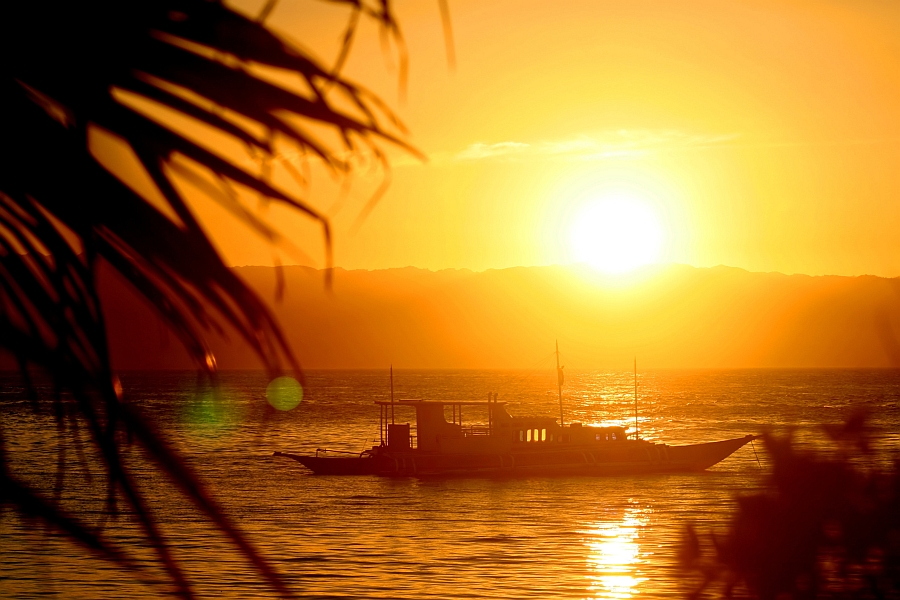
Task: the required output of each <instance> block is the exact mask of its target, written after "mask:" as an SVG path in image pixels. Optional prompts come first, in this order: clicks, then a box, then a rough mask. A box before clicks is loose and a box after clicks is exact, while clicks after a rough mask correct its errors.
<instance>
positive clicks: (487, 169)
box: [193, 0, 900, 276]
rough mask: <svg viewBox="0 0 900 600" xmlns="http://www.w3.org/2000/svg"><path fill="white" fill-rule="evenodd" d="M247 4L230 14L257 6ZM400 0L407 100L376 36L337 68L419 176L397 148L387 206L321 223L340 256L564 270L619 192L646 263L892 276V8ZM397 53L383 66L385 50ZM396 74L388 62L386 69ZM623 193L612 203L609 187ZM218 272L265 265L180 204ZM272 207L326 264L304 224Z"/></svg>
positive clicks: (896, 39)
mask: <svg viewBox="0 0 900 600" xmlns="http://www.w3.org/2000/svg"><path fill="white" fill-rule="evenodd" d="M258 4H261V3H256V2H241V3H240V5H239V8H241V9H244V10H253V9H254V7H256V6H257V5H258ZM450 9H451V14H452V19H453V28H454V34H455V49H456V56H457V68H456V71H455V73H452V72H450V70H449V69H448V68H447V62H446V58H445V54H444V42H443V37H442V32H441V21H440V14H439V10H438V5H437V2H436V1H435V2H422V1H420V0H419V1H415V2H413V1H404V2H400V3H398V5H397V13H398V15H399V17H400V21H401V25H402V26H403V29H404V34H405V37H406V40H407V43H408V47H409V56H410V73H409V85H408V88H407V94H406V96H407V98H406V101H405V102H399V101H398V93H397V80H396V69H393V70H392V69H391V68H390V65H388V66H386V63H387V62H391V61H392V59H391V57H390V56H386V55H385V53H384V52H383V51H382V49H381V47H380V45H379V42H378V36H377V32H376V30H375V28H374V26H372V25H368V26H367V27H366V28H364V30H363V31H362V34H361V35H360V37H359V39H358V41H357V44H356V46H355V47H354V51H353V54H352V56H351V58H350V61H349V63H348V65H347V69H346V73H348V74H349V75H350V76H351V77H352V78H353V79H355V80H357V81H360V82H361V83H363V84H365V85H366V86H367V87H369V88H371V89H373V90H374V91H376V92H378V93H379V94H381V96H382V97H383V98H385V99H386V100H387V101H388V102H389V104H391V105H392V106H394V107H396V109H397V111H398V113H399V114H400V116H401V117H402V118H403V119H404V121H405V122H406V124H407V125H408V126H409V127H410V129H411V131H412V141H413V143H414V144H415V145H416V146H417V147H418V148H420V149H421V150H423V151H424V152H425V153H426V154H428V156H429V157H430V161H429V163H428V164H424V165H423V164H420V163H418V162H416V161H415V160H414V159H412V158H411V157H407V156H403V155H402V154H396V155H395V160H394V168H393V173H392V175H393V178H392V185H391V188H390V190H389V192H388V193H387V195H386V196H385V197H384V198H383V199H382V200H381V202H380V203H379V205H378V206H377V207H376V209H375V210H374V211H373V212H372V213H371V214H370V216H369V217H368V218H367V219H366V220H365V221H364V223H363V224H362V226H361V227H360V228H359V230H358V231H356V232H355V233H354V232H353V231H352V225H353V223H354V220H355V219H356V217H357V215H358V214H359V212H360V210H361V208H362V206H363V205H364V203H365V201H366V198H367V197H368V194H370V193H371V192H372V191H373V190H374V188H375V186H376V185H377V183H378V177H377V176H368V175H366V174H360V175H358V176H357V177H356V179H355V180H354V184H353V191H352V192H351V194H350V196H349V197H348V198H347V199H346V200H345V201H343V202H341V201H340V200H339V194H338V191H337V187H336V185H335V184H334V183H333V182H331V181H330V180H329V179H328V178H327V177H325V176H317V177H316V179H315V180H314V181H313V185H312V188H311V192H310V193H311V197H312V199H313V201H314V203H315V204H316V205H317V206H319V207H320V208H321V209H322V210H323V211H326V212H329V214H332V215H333V224H334V226H335V232H336V241H335V262H336V264H337V265H339V266H342V267H345V268H350V269H353V268H367V269H374V268H385V267H397V266H406V265H413V266H417V267H424V268H429V269H442V268H448V267H457V268H470V269H475V270H483V269H488V268H502V267H510V266H518V265H525V266H528V265H547V264H565V263H570V262H573V261H575V260H578V259H579V257H578V256H576V255H575V254H574V253H573V249H572V228H573V226H574V224H575V223H576V222H577V220H578V219H579V218H580V217H579V215H580V214H582V213H581V212H580V210H581V209H582V208H583V206H584V205H585V204H586V203H588V204H589V203H591V202H593V201H595V200H597V199H598V198H602V197H604V194H608V193H612V192H610V190H612V191H613V192H616V190H618V191H622V190H625V191H626V192H627V194H629V195H630V196H631V197H634V198H636V199H638V200H639V201H640V202H641V203H642V204H643V205H645V206H646V207H649V208H650V209H651V210H652V212H653V213H654V214H655V215H656V218H657V220H658V222H659V224H660V226H661V230H662V239H661V250H660V252H659V256H658V257H657V258H656V260H658V261H660V262H679V263H686V264H690V265H695V266H712V265H717V264H725V265H730V266H737V267H742V268H745V269H749V270H753V271H780V272H784V273H808V274H844V275H859V274H865V273H868V274H876V275H883V276H900V236H898V235H897V233H896V231H897V226H898V224H900V202H898V201H897V200H898V197H900V4H898V3H896V2H891V1H881V2H875V1H871V2H870V1H862V0H860V1H855V2H853V3H847V2H827V1H817V2H790V1H784V0H779V1H777V2H775V1H756V2H727V3H724V2H718V1H692V0H682V1H679V2H677V3H673V2H649V1H642V0H621V1H620V0H611V1H597V0H589V1H588V0H586V1H579V0H573V1H570V2H565V3H557V2H547V1H546V0H542V1H533V0H515V1H512V0H498V1H490V2H489V1H485V0H450ZM344 15H346V11H345V10H344V9H342V8H340V7H338V8H335V7H332V6H330V5H328V4H327V3H320V2H314V1H313V2H288V1H285V0H282V2H280V3H279V4H278V5H277V7H276V9H275V11H274V12H273V14H272V17H271V23H272V24H273V25H274V26H275V27H277V28H279V29H280V30H283V31H288V32H290V33H291V35H292V36H293V37H295V38H296V39H298V40H301V41H302V42H303V44H304V46H306V47H308V48H310V49H312V50H313V51H314V52H315V53H316V54H317V55H318V56H320V57H322V58H325V59H326V60H328V61H330V60H331V59H332V58H333V57H334V56H336V53H337V48H338V40H339V36H340V34H341V33H342V26H343V19H344V18H345V17H344ZM391 56H393V55H391ZM393 62H394V63H396V60H393ZM616 193H618V192H616ZM193 197H194V198H195V206H196V207H197V210H198V211H199V212H201V214H202V215H203V216H204V218H205V220H206V222H207V223H208V224H209V228H210V231H211V232H212V234H213V237H214V238H215V239H216V240H217V242H218V243H219V246H220V248H222V251H223V253H224V254H225V256H226V259H227V261H228V262H229V263H231V264H235V265H243V264H271V263H272V260H273V251H272V250H271V249H270V248H268V247H267V246H266V245H265V244H264V243H262V242H255V241H252V240H250V239H249V237H248V234H247V233H246V231H245V230H242V229H240V228H238V227H236V226H235V225H234V223H233V222H230V220H229V218H228V217H226V216H224V215H223V214H222V212H221V210H219V209H216V208H215V207H214V206H213V204H212V203H211V202H210V201H208V200H205V199H203V198H202V196H201V195H199V194H194V195H193ZM266 214H267V217H268V218H269V219H271V220H272V221H273V222H275V223H276V224H277V225H278V226H279V227H280V228H281V229H282V231H283V232H284V233H285V234H287V235H289V236H291V237H292V238H293V239H295V240H297V245H298V246H299V247H300V248H301V249H302V251H303V252H305V253H306V254H307V255H308V258H304V257H303V256H302V255H300V254H298V253H294V254H292V255H291V254H286V253H284V252H283V251H279V253H280V254H282V256H281V258H280V260H282V261H283V262H285V263H292V262H306V263H308V264H312V265H316V266H321V265H322V264H323V263H322V256H323V252H322V245H321V237H320V236H319V233H318V232H319V229H318V228H317V227H315V226H313V225H312V224H311V223H309V222H308V221H305V220H304V218H302V217H300V216H296V215H289V214H285V212H284V211H281V210H280V209H277V208H271V209H269V211H268V212H267V213H266Z"/></svg>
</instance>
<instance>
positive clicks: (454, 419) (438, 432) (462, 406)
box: [376, 395, 627, 453]
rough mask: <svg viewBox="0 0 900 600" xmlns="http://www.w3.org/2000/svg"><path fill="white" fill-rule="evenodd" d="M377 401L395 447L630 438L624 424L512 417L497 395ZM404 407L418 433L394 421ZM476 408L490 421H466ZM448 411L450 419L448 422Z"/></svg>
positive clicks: (471, 447)
mask: <svg viewBox="0 0 900 600" xmlns="http://www.w3.org/2000/svg"><path fill="white" fill-rule="evenodd" d="M376 404H378V405H379V407H380V410H381V417H380V425H379V430H380V435H381V446H383V447H384V446H386V447H387V448H388V449H390V450H393V451H397V452H405V451H411V450H413V449H417V450H419V451H422V452H439V453H471V452H506V451H509V450H510V449H511V448H513V447H517V446H520V445H521V446H522V447H525V445H527V446H529V447H530V446H532V445H537V444H550V443H573V444H606V443H616V442H623V441H625V440H626V439H627V433H626V430H625V428H624V427H618V426H612V427H598V426H592V425H582V424H581V423H572V424H571V425H569V426H567V427H560V426H559V424H558V423H557V422H556V419H554V418H552V417H512V416H510V414H509V413H508V412H506V403H505V402H498V401H497V400H496V395H495V396H493V400H489V401H487V402H478V401H455V402H443V401H431V400H429V401H426V400H420V399H406V400H400V401H397V402H388V401H377V402H376ZM402 407H407V408H413V409H415V411H416V420H415V435H413V432H412V429H411V426H410V423H408V422H407V423H397V422H396V414H395V410H396V409H398V408H402ZM476 407H477V408H476ZM448 409H449V411H448ZM473 409H474V410H476V411H477V413H479V414H480V415H485V414H486V415H487V424H484V423H476V424H470V425H464V424H463V411H464V410H466V411H467V413H468V411H471V410H473ZM485 409H486V410H485ZM448 412H449V416H450V421H447V416H448ZM468 414H471V413H468Z"/></svg>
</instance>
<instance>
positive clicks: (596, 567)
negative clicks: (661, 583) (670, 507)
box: [585, 507, 650, 598]
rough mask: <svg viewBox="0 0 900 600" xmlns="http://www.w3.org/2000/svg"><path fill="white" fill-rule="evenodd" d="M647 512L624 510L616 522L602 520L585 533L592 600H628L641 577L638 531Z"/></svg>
mask: <svg viewBox="0 0 900 600" xmlns="http://www.w3.org/2000/svg"><path fill="white" fill-rule="evenodd" d="M649 512H650V511H649V509H646V510H642V509H640V508H637V507H634V508H627V509H626V510H625V515H624V516H623V517H622V519H621V520H618V521H606V520H601V521H598V522H596V523H594V525H593V526H592V527H591V528H590V529H588V530H587V531H585V535H586V536H587V537H586V540H585V541H586V543H587V546H588V550H589V552H588V557H587V562H588V565H587V566H588V574H587V577H588V580H589V585H588V591H589V592H590V594H591V596H592V597H593V598H631V597H633V596H634V595H635V594H636V593H637V587H638V585H639V584H640V583H641V582H643V581H646V580H647V578H646V577H642V576H641V573H642V569H641V567H642V565H643V564H644V563H645V562H646V557H643V556H642V555H641V551H640V544H639V541H640V537H641V528H643V527H644V526H646V524H647V521H648V517H649Z"/></svg>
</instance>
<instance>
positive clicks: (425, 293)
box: [101, 265, 900, 369]
mask: <svg viewBox="0 0 900 600" xmlns="http://www.w3.org/2000/svg"><path fill="white" fill-rule="evenodd" d="M236 271H237V273H239V274H240V275H241V277H243V278H244V279H245V280H246V281H248V282H249V283H250V285H251V286H252V287H253V288H254V289H256V290H257V291H258V292H259V293H260V294H261V295H262V296H263V297H264V298H267V299H269V301H270V302H271V304H272V306H273V308H274V311H275V313H276V314H277V316H278V318H279V319H280V320H281V323H282V325H283V327H284V330H285V333H286V334H287V337H288V339H289V340H290V342H291V344H292V345H293V348H294V349H295V352H296V354H297V356H298V357H299V359H300V361H301V363H302V364H303V365H304V366H305V367H308V368H386V367H387V365H388V364H390V363H393V364H394V366H395V367H399V368H528V367H530V366H531V365H534V364H535V363H536V362H538V361H540V360H541V358H542V357H545V356H546V355H547V354H549V353H550V352H551V351H552V349H553V343H554V340H556V339H558V340H559V342H560V347H561V349H562V350H563V352H564V354H565V355H566V357H567V359H568V361H569V363H570V367H572V368H614V369H627V368H629V367H630V365H631V360H632V357H633V356H635V355H636V356H637V357H638V361H639V363H640V365H641V366H642V367H643V368H669V367H675V368H682V367H687V368H727V367H889V366H893V367H900V342H898V340H900V279H885V278H880V277H874V276H862V277H810V276H805V275H782V274H778V273H750V272H747V271H744V270H742V269H736V268H729V267H714V268H694V267H688V266H682V265H670V266H666V267H654V268H649V269H646V270H645V271H643V272H641V273H639V274H638V275H635V276H632V277H631V278H630V279H631V280H633V281H632V282H631V283H629V282H627V281H626V282H619V281H616V280H615V279H610V278H603V277H599V276H598V275H596V274H593V273H592V272H590V271H587V270H585V269H582V268H578V267H522V268H511V269H501V270H489V271H484V272H477V273H476V272H472V271H467V270H445V271H438V272H432V271H427V270H423V269H415V268H405V269H387V270H379V271H346V270H343V269H336V270H335V274H334V287H333V290H331V291H328V290H326V289H325V286H324V283H323V282H324V277H323V273H322V272H321V271H317V270H315V269H310V268H306V267H285V268H283V271H282V273H283V276H284V284H285V288H284V298H283V300H282V301H281V302H280V303H277V302H274V300H273V298H274V296H275V290H276V286H277V282H276V271H275V269H274V268H271V267H240V268H237V269H236ZM101 284H102V291H103V297H104V299H105V301H104V306H105V312H106V314H107V317H108V319H109V322H110V332H111V333H110V335H111V339H110V342H111V345H112V349H113V356H114V362H115V365H116V366H117V367H118V368H121V369H136V368H141V369H159V368H189V367H191V366H192V365H191V363H190V362H188V361H187V358H186V355H185V353H184V351H183V350H182V349H181V348H180V346H179V344H178V342H177V340H176V339H175V338H174V336H172V335H171V334H168V333H167V332H166V330H165V328H164V327H163V326H162V325H161V324H160V323H159V321H158V319H156V318H155V316H154V315H153V313H152V311H151V310H150V309H149V308H148V307H147V306H145V305H144V304H143V303H142V302H141V301H140V300H138V299H137V298H136V297H135V296H134V294H133V293H132V292H131V291H129V290H128V289H127V288H126V287H125V286H124V284H122V283H120V282H119V280H117V279H116V278H115V276H113V275H111V274H110V273H109V272H104V273H103V275H102V277H101ZM214 347H215V348H216V355H217V358H218V360H219V365H220V367H221V368H226V369H228V368H255V367H257V366H258V362H257V361H256V359H255V357H254V356H253V355H252V353H251V352H250V351H249V349H248V348H246V347H245V346H244V345H243V344H241V343H239V340H238V338H237V337H235V336H232V339H231V342H230V343H229V342H226V341H224V340H222V339H217V340H216V341H215V344H214Z"/></svg>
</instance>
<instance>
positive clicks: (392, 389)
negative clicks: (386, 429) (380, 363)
mask: <svg viewBox="0 0 900 600" xmlns="http://www.w3.org/2000/svg"><path fill="white" fill-rule="evenodd" d="M393 424H394V364H393V363H391V425H393Z"/></svg>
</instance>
